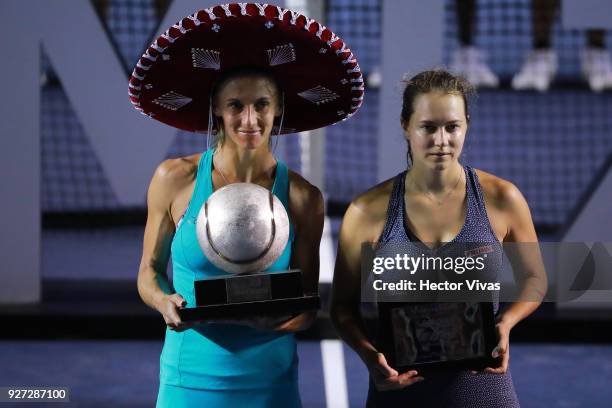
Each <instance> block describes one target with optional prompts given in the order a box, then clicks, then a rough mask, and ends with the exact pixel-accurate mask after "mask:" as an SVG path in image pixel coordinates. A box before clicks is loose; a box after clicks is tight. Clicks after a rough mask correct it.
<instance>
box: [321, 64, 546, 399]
mask: <svg viewBox="0 0 612 408" xmlns="http://www.w3.org/2000/svg"><path fill="white" fill-rule="evenodd" d="M471 92H472V87H471V86H470V85H469V84H468V83H467V82H466V81H464V80H463V79H461V78H458V77H455V76H454V75H452V74H450V73H448V72H446V71H443V70H434V71H425V72H421V73H419V74H418V75H416V76H415V77H413V78H412V79H410V80H409V81H407V83H406V88H405V90H404V94H403V107H402V114H401V125H402V128H403V130H404V135H405V138H406V141H407V145H408V162H409V166H408V169H407V170H406V171H404V172H402V173H400V174H398V175H397V176H396V177H394V178H392V179H390V180H387V181H385V182H383V183H381V184H379V185H377V186H375V187H373V188H372V189H370V190H369V191H367V192H365V193H363V194H361V195H360V196H359V197H357V198H356V199H355V200H353V202H352V203H351V205H350V207H349V209H348V210H347V212H346V214H345V216H344V220H343V223H342V227H341V230H340V238H339V248H338V255H337V260H336V267H335V273H334V283H333V291H332V302H331V316H332V319H333V322H334V324H335V326H336V329H337V330H338V333H339V334H340V336H341V337H342V339H343V340H344V341H346V342H347V343H348V345H349V346H350V347H351V348H353V350H355V352H356V353H357V354H358V355H359V356H360V357H361V359H362V360H363V362H364V363H365V365H366V366H367V368H368V371H369V373H370V389H369V393H368V401H367V405H368V406H371V407H391V406H393V407H396V406H397V407H399V406H427V407H434V406H435V407H438V406H440V407H466V406H470V407H517V406H519V402H518V397H517V395H516V392H515V390H514V385H513V382H512V377H511V374H510V371H509V368H508V362H509V357H510V347H509V339H510V332H511V330H512V328H513V327H514V326H515V325H516V324H517V323H518V322H519V321H521V320H522V319H524V318H525V317H527V316H528V315H529V314H531V313H532V312H533V311H534V310H535V309H536V308H537V307H538V306H539V304H540V301H539V300H538V299H529V300H531V301H529V302H527V301H525V302H514V303H511V304H509V305H508V306H507V307H506V308H505V309H504V310H499V302H498V300H497V298H495V299H494V301H493V310H494V311H495V312H496V328H495V329H496V330H495V331H496V334H497V339H496V340H497V345H496V347H495V348H494V349H493V352H492V357H493V358H495V359H496V361H497V364H496V365H495V366H494V367H488V368H485V369H484V370H482V371H481V372H470V371H467V370H460V369H452V370H446V371H443V372H439V373H435V374H431V375H424V374H423V373H419V372H417V371H416V370H410V371H407V372H398V371H397V370H396V369H395V368H393V367H392V366H391V364H390V359H389V358H388V356H385V354H383V353H382V352H381V347H380V345H379V343H377V341H375V340H372V339H370V338H369V337H368V335H367V334H366V331H365V328H364V325H363V324H362V321H361V315H360V312H359V309H360V302H361V287H360V282H361V281H362V280H361V279H362V277H361V264H360V256H361V245H362V243H365V242H370V243H374V242H376V243H377V246H376V248H380V247H381V245H383V246H384V245H386V244H389V243H391V244H400V245H401V244H406V243H414V244H419V245H426V246H427V247H429V248H426V249H431V248H442V247H445V248H448V247H447V246H448V245H451V244H454V243H468V242H471V243H473V242H478V243H488V244H490V245H492V246H497V247H498V246H499V244H500V243H504V242H531V243H536V242H537V236H536V232H535V229H534V226H533V222H532V219H531V215H530V212H529V207H528V205H527V202H526V201H525V199H524V197H523V195H522V194H521V193H520V191H519V190H518V189H517V188H516V187H515V186H514V185H513V184H512V183H510V182H508V181H506V180H503V179H501V178H498V177H496V176H494V175H492V174H488V173H485V172H483V171H480V170H476V169H473V168H471V167H469V166H464V165H462V164H461V163H460V162H459V158H460V155H461V151H462V148H463V143H464V141H465V137H466V133H467V129H468V124H469V118H470V116H469V113H468V97H469V96H470V94H471ZM531 259H532V261H531V262H530V263H528V264H525V265H524V269H525V271H526V272H527V274H528V277H527V279H526V281H525V282H526V285H527V286H529V287H530V289H531V290H533V291H534V292H537V293H540V294H543V293H545V291H546V287H547V282H546V275H545V273H544V268H543V265H542V262H541V259H540V257H539V256H537V257H532V258H531Z"/></svg>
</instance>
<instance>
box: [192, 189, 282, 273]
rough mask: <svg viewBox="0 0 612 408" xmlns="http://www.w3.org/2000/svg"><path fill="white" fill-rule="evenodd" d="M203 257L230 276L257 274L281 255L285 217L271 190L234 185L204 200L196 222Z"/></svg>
mask: <svg viewBox="0 0 612 408" xmlns="http://www.w3.org/2000/svg"><path fill="white" fill-rule="evenodd" d="M196 235H197V238H198V243H199V244H200V247H201V248H202V251H203V252H204V255H206V257H207V258H208V259H209V260H210V261H211V262H212V263H213V264H214V265H215V266H217V267H218V268H220V269H222V270H224V271H226V272H229V273H233V274H241V273H250V272H261V271H264V270H265V269H267V268H268V267H269V266H270V265H272V264H273V263H274V261H276V260H277V259H278V257H280V255H281V254H282V253H283V250H284V249H285V246H286V245H287V241H288V240H289V217H288V216H287V211H286V210H285V206H284V205H283V203H282V202H281V201H280V200H279V199H278V197H276V196H275V195H274V194H272V192H271V191H269V190H267V189H265V188H263V187H261V186H259V185H257V184H252V183H234V184H229V185H227V186H224V187H222V188H220V189H218V190H217V191H215V192H214V193H213V194H211V196H210V197H209V198H208V200H206V202H205V203H204V205H202V208H200V212H199V214H198V218H197V221H196Z"/></svg>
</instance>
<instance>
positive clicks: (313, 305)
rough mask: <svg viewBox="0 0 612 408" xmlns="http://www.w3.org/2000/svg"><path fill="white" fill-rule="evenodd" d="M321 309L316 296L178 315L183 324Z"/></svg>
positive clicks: (212, 307)
mask: <svg viewBox="0 0 612 408" xmlns="http://www.w3.org/2000/svg"><path fill="white" fill-rule="evenodd" d="M320 307H321V299H320V298H319V296H318V295H312V296H302V297H295V298H286V299H270V300H261V301H255V302H241V303H230V304H217V305H207V306H197V307H189V308H183V309H179V311H178V314H179V317H180V318H181V320H182V321H184V322H197V321H206V320H219V319H232V318H245V317H247V318H248V317H251V316H258V315H265V314H287V315H293V314H298V313H302V312H305V311H308V310H317V309H319V308H320Z"/></svg>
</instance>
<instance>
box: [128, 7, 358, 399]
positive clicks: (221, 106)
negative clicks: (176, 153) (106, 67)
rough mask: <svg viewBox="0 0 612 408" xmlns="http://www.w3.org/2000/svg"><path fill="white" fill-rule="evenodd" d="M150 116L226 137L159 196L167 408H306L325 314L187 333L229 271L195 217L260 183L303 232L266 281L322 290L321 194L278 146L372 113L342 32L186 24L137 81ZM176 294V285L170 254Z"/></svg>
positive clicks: (151, 298) (163, 171)
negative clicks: (308, 375)
mask: <svg viewBox="0 0 612 408" xmlns="http://www.w3.org/2000/svg"><path fill="white" fill-rule="evenodd" d="M129 93H130V98H131V100H132V103H133V104H134V105H135V107H136V109H138V110H139V111H141V112H142V113H144V114H146V115H149V116H151V117H152V118H154V119H157V120H160V121H162V122H164V123H167V124H169V125H171V126H174V127H177V128H179V129H184V130H189V131H195V132H202V133H204V132H206V133H208V134H209V135H210V134H215V135H216V140H215V142H214V143H213V147H212V148H210V149H208V150H207V151H206V152H204V153H201V154H196V155H193V156H187V157H182V158H179V159H174V160H166V161H164V162H163V163H162V164H161V165H160V166H159V167H158V169H157V171H156V172H155V174H154V176H153V179H152V181H151V184H150V186H149V192H148V219H147V225H146V228H145V237H144V246H143V257H142V261H141V266H140V271H139V275H138V289H139V293H140V295H141V297H142V299H143V300H144V302H145V303H147V304H148V305H149V306H151V307H153V308H155V309H156V310H158V311H159V312H160V313H161V314H162V315H163V317H164V320H165V321H166V324H167V326H168V328H167V330H166V339H165V343H164V349H163V351H162V355H161V359H160V389H159V395H158V401H157V405H158V406H162V407H165V406H172V407H181V406H206V407H215V406H239V404H245V406H249V407H252V406H261V407H264V406H265V407H270V406H283V407H292V406H300V405H301V403H300V397H299V392H298V385H297V354H296V341H295V338H294V335H293V334H292V333H293V332H295V331H298V330H303V329H305V328H307V327H308V326H309V325H310V324H311V322H312V321H313V319H314V317H315V316H314V313H311V312H309V313H302V314H300V315H298V316H296V317H293V318H291V319H289V320H285V321H280V322H278V321H277V322H276V323H270V324H268V325H267V327H265V328H263V329H264V330H262V328H261V327H259V329H255V328H252V327H249V326H245V325H238V324H200V325H189V324H187V323H184V322H181V321H180V318H179V316H178V313H177V309H178V308H179V307H182V306H194V305H195V299H194V293H193V292H194V289H193V283H194V280H196V279H202V278H206V277H211V276H218V275H219V274H221V273H223V272H222V271H219V270H218V269H217V268H216V267H215V266H214V265H213V264H212V263H211V262H210V261H209V260H208V259H207V258H206V256H205V255H204V254H203V253H202V251H201V250H200V249H199V246H198V244H197V240H196V228H195V219H196V217H197V215H198V211H199V209H200V207H201V206H202V204H203V203H204V202H205V201H206V200H207V198H208V197H209V196H210V195H211V194H212V192H213V191H215V190H217V189H219V188H221V187H223V186H225V185H228V184H231V183H237V182H245V181H246V182H250V183H255V184H258V185H261V186H263V187H265V188H267V189H269V190H271V191H272V193H273V194H275V195H276V196H277V197H278V198H279V199H280V200H281V202H282V203H283V205H284V206H285V208H286V210H287V213H288V214H289V219H290V223H291V227H290V228H291V230H290V237H289V242H288V243H287V246H286V248H285V250H284V252H283V253H282V255H281V256H280V257H279V258H278V259H277V260H276V261H275V262H274V264H273V265H272V266H271V267H270V268H268V269H267V270H285V269H289V268H290V267H291V268H298V269H301V270H302V272H303V274H304V285H305V290H306V291H311V292H316V291H317V286H318V269H319V256H318V250H319V242H320V239H321V234H322V228H323V199H322V195H321V192H320V191H319V190H318V189H317V188H316V187H314V186H312V185H311V184H310V183H308V182H307V181H306V180H305V179H303V178H302V177H301V176H300V175H298V174H297V173H294V172H293V171H290V170H288V169H287V167H286V166H285V164H284V163H283V162H281V161H280V160H278V159H276V158H275V157H274V155H273V153H272V151H271V149H270V138H271V135H280V134H285V133H294V132H299V131H305V130H310V129H316V128H319V127H322V126H326V125H330V124H332V123H335V122H337V121H340V120H343V119H346V118H348V117H350V116H351V115H352V114H353V113H355V112H356V110H357V109H358V108H359V106H360V105H361V101H362V99H363V79H362V76H361V73H360V70H359V66H358V64H357V61H356V60H355V58H354V56H353V54H352V53H351V51H350V50H349V49H348V48H347V47H346V45H345V44H344V43H343V42H342V40H341V39H339V38H338V37H337V36H336V35H335V34H334V33H333V32H331V31H330V30H329V29H327V28H325V27H324V26H323V25H321V24H319V23H318V22H316V21H314V20H311V19H309V18H307V17H305V16H303V15H300V14H299V13H295V12H292V11H290V10H286V9H283V8H280V7H276V6H271V5H262V4H247V3H240V4H230V5H220V6H215V7H211V8H209V9H206V10H201V11H198V12H196V13H194V14H192V15H190V16H187V17H185V18H183V19H182V20H181V21H179V22H178V23H177V24H175V25H173V26H172V27H171V28H169V29H168V30H167V31H166V32H165V33H164V34H162V35H161V36H160V37H159V38H158V39H157V40H156V41H155V42H154V43H153V44H152V45H151V46H150V47H149V49H148V50H147V51H146V52H145V54H144V55H143V56H142V58H141V59H140V60H139V62H138V64H137V65H136V68H135V69H134V72H133V74H132V77H131V79H130V83H129ZM170 255H171V256H172V263H173V284H174V288H173V289H172V288H171V287H170V284H169V283H168V279H167V276H166V274H165V270H166V265H167V262H168V258H169V256H170Z"/></svg>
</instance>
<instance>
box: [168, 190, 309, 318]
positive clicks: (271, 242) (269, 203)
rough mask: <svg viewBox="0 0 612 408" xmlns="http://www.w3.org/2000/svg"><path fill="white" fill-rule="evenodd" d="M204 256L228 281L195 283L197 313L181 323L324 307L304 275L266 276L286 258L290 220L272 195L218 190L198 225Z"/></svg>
mask: <svg viewBox="0 0 612 408" xmlns="http://www.w3.org/2000/svg"><path fill="white" fill-rule="evenodd" d="M196 234H197V238H198V243H199V244H200V247H201V248H202V251H203V253H204V255H206V257H207V258H208V259H209V260H210V261H211V262H212V263H213V264H214V265H215V266H217V267H218V268H219V269H222V270H224V271H225V272H227V273H228V275H227V276H221V277H217V278H209V279H203V280H198V281H195V283H194V285H195V298H196V307H195V308H185V309H181V310H180V312H179V313H180V315H181V318H182V319H183V320H185V321H189V320H207V319H211V320H215V319H232V318H243V317H249V316H254V315H264V314H286V315H291V314H295V313H299V312H302V311H305V310H309V309H316V308H318V307H319V297H318V296H317V295H316V294H314V295H311V294H308V295H305V294H304V291H303V285H302V273H301V271H299V270H289V271H281V272H263V271H264V270H266V269H267V268H268V267H270V265H272V264H273V263H274V262H275V261H276V260H277V259H278V258H279V257H280V256H281V254H282V253H283V251H284V249H285V246H286V245H287V242H288V240H289V217H288V215H287V211H286V210H285V207H284V206H283V204H282V202H281V201H280V200H279V199H278V198H277V197H276V196H275V195H274V194H272V192H271V191H269V190H267V189H265V188H263V187H261V186H259V185H256V184H251V183H235V184H229V185H227V186H225V187H222V188H220V189H219V190H217V191H215V192H214V193H213V194H212V195H211V196H210V197H209V198H208V200H207V201H206V202H205V203H204V205H202V208H201V209H200V212H199V214H198V218H197V221H196Z"/></svg>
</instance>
